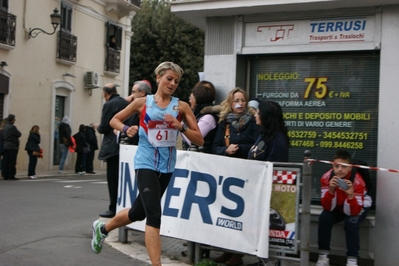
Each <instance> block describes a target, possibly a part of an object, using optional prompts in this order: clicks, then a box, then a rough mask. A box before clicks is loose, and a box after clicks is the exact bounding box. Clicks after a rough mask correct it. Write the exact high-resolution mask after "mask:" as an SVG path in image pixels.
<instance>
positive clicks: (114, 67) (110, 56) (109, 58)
mask: <svg viewBox="0 0 399 266" xmlns="http://www.w3.org/2000/svg"><path fill="white" fill-rule="evenodd" d="M106 53H107V54H106V56H105V58H106V59H105V71H108V72H113V73H119V71H120V61H121V51H119V50H117V49H114V48H111V47H107V51H106Z"/></svg>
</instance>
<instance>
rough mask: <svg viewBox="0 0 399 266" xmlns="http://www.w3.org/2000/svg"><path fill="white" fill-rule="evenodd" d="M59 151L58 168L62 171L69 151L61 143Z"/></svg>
mask: <svg viewBox="0 0 399 266" xmlns="http://www.w3.org/2000/svg"><path fill="white" fill-rule="evenodd" d="M60 150H61V158H60V166H59V168H58V169H59V170H60V171H63V170H64V164H65V160H66V158H67V156H68V151H69V147H68V146H67V145H65V144H63V143H60Z"/></svg>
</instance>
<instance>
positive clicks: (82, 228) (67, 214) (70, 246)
mask: <svg viewBox="0 0 399 266" xmlns="http://www.w3.org/2000/svg"><path fill="white" fill-rule="evenodd" d="M108 204H109V200H108V190H107V185H106V177H105V175H86V176H83V177H82V176H68V177H67V176H64V177H58V176H57V177H54V178H43V179H36V180H30V179H21V180H18V181H10V180H2V179H1V180H0V211H1V212H0V265H2V266H3V265H7V266H20V265H29V266H36V265H46V266H49V265H58V266H62V265H68V266H71V265H79V266H80V265H89V266H90V265H95V266H102V265H107V266H108V265H113V266H118V265H135V266H136V265H137V266H144V265H148V264H146V263H143V262H141V261H138V260H135V259H132V258H131V257H129V256H127V255H124V254H122V253H120V252H119V251H117V250H115V249H113V248H110V247H105V248H104V249H103V251H102V252H101V253H100V254H95V253H94V252H93V251H92V250H91V247H90V241H91V237H92V231H91V225H92V223H93V221H94V220H96V219H98V214H99V213H101V212H103V211H105V210H106V208H107V207H108Z"/></svg>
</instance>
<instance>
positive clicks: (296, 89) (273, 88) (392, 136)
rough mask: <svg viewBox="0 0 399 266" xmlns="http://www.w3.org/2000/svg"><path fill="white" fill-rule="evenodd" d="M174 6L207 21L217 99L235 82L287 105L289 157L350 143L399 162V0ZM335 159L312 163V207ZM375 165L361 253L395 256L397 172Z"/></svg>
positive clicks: (382, 161) (208, 75)
mask: <svg viewBox="0 0 399 266" xmlns="http://www.w3.org/2000/svg"><path fill="white" fill-rule="evenodd" d="M282 2H283V3H282ZM172 12H173V13H174V14H175V15H177V16H179V17H181V18H183V19H184V20H186V21H188V22H190V23H192V24H194V25H196V26H197V27H199V28H201V29H203V30H204V31H205V36H206V37H205V38H206V39H205V58H204V79H205V80H209V81H211V82H213V83H214V84H215V86H216V88H217V93H218V96H217V101H218V102H220V101H222V100H223V99H224V98H225V97H226V95H227V93H228V92H229V91H230V90H231V89H233V88H234V87H236V86H238V87H242V88H244V89H246V91H247V92H248V94H249V95H250V98H258V99H261V100H273V101H277V102H278V103H279V104H280V105H281V106H282V108H283V111H284V117H285V120H286V123H287V126H288V128H289V131H290V133H289V134H290V138H291V146H292V147H291V149H290V161H291V162H300V161H302V160H303V154H304V151H305V150H310V151H311V154H312V158H316V159H320V160H327V161H332V157H333V154H334V152H335V150H337V149H346V150H348V151H349V152H351V153H352V155H353V157H355V158H357V159H361V160H363V161H366V162H367V163H368V164H369V165H373V166H379V167H381V168H393V169H395V168H396V169H397V163H396V158H397V151H398V149H399V147H398V145H399V144H398V142H397V141H396V132H398V129H399V125H398V123H396V117H397V115H399V111H397V110H396V108H394V106H395V104H396V102H397V101H398V100H399V96H398V94H397V93H396V90H397V81H396V72H397V71H398V69H399V63H398V62H399V50H398V49H397V47H398V45H399V34H398V26H397V25H399V1H397V0H381V1H369V0H362V1H360V0H349V1H317V0H314V1H260V0H258V1H257V0H250V1H201V0H198V1H188V0H187V1H185V0H180V1H172ZM330 167H331V165H329V164H321V163H320V164H315V165H314V166H313V179H312V183H313V185H312V200H313V204H314V205H313V208H312V211H313V213H317V209H318V208H319V206H318V205H319V204H318V200H319V190H320V185H319V179H320V177H321V174H322V173H323V172H325V171H326V170H327V169H329V168H330ZM371 175H372V180H373V183H374V184H373V192H372V195H373V198H374V206H373V210H372V212H371V215H372V216H375V220H373V221H372V222H370V224H369V225H368V226H366V227H367V228H363V229H364V230H363V229H362V231H361V232H362V236H361V238H362V239H361V241H362V244H361V257H363V258H367V259H372V260H374V262H375V265H393V263H394V261H396V254H395V252H392V251H393V247H394V246H395V245H396V243H397V241H398V240H397V239H398V238H399V233H398V232H397V230H395V228H396V226H397V225H398V226H399V221H398V219H397V218H396V210H395V207H394V204H392V203H393V202H395V201H396V199H398V200H399V196H398V193H397V188H396V184H398V185H399V176H398V175H397V174H395V173H390V172H388V171H384V170H379V171H371ZM316 218H317V217H315V219H313V225H312V226H313V227H315V226H317V219H316ZM315 228H316V227H315ZM312 231H313V230H312ZM312 231H311V232H312ZM311 234H312V236H311V241H312V243H311V251H314V252H317V236H316V235H315V233H311ZM342 236H343V234H342V235H341V234H339V235H337V236H333V244H332V246H333V251H332V252H333V253H334V254H337V255H342V256H344V255H345V246H344V245H345V241H343V239H340V238H341V237H342Z"/></svg>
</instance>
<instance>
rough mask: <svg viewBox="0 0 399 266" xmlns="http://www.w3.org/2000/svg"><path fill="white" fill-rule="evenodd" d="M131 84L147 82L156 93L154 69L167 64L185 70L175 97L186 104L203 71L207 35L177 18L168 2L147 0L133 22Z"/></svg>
mask: <svg viewBox="0 0 399 266" xmlns="http://www.w3.org/2000/svg"><path fill="white" fill-rule="evenodd" d="M132 31H133V36H132V41H131V58H130V83H131V85H132V84H133V82H134V81H136V80H141V79H148V80H149V81H150V82H151V84H152V85H153V92H154V93H155V91H156V87H155V86H156V82H155V75H154V70H155V68H156V67H157V66H158V65H159V64H160V63H161V62H164V61H171V62H174V63H176V64H178V65H179V66H180V67H182V68H183V70H184V75H183V77H182V80H181V81H180V83H179V88H178V89H177V90H176V92H175V93H174V96H176V97H179V98H180V99H181V100H184V101H187V99H188V96H189V95H190V92H191V89H192V87H193V86H194V84H195V83H197V82H198V72H201V71H203V60H204V38H205V37H204V32H203V31H201V30H199V29H198V28H196V27H194V26H192V25H191V24H189V23H187V22H185V21H183V20H182V19H180V18H178V17H176V16H175V15H174V14H172V12H171V11H170V5H169V3H168V1H166V0H159V1H155V0H144V1H143V2H142V3H141V10H140V11H139V12H138V13H137V14H136V15H135V16H134V18H133V20H132Z"/></svg>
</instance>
